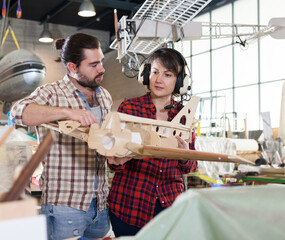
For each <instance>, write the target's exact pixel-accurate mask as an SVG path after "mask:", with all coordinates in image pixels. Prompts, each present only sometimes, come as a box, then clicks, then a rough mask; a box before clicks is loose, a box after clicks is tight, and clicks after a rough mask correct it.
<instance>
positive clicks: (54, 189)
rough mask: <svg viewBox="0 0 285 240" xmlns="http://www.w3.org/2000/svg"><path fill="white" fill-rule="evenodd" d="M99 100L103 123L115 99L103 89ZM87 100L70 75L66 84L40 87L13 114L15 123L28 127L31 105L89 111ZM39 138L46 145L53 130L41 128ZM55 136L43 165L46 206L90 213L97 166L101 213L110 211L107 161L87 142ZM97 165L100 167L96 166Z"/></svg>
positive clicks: (58, 134) (42, 176)
mask: <svg viewBox="0 0 285 240" xmlns="http://www.w3.org/2000/svg"><path fill="white" fill-rule="evenodd" d="M96 98H97V100H98V102H99V104H100V107H101V111H102V120H104V118H105V116H106V115H107V113H108V112H110V111H111V106H112V98H111V96H110V94H109V92H108V91H107V90H106V89H104V88H102V87H99V88H98V89H96ZM85 101H86V100H85V99H83V98H81V97H80V95H79V91H78V89H77V88H76V87H75V86H74V85H73V83H72V82H71V81H70V80H69V78H68V76H67V75H66V76H65V77H64V79H63V80H60V81H56V82H53V83H49V84H45V85H43V86H40V87H38V88H37V89H36V90H35V91H34V92H33V93H32V94H31V95H30V96H28V97H26V98H24V99H22V100H19V101H18V102H17V103H16V104H15V105H14V106H13V108H12V110H11V119H12V120H13V121H14V123H16V124H19V125H24V124H23V122H22V113H23V110H24V109H25V107H26V106H27V105H28V104H30V103H37V104H40V105H45V106H53V107H64V108H74V109H87V105H86V103H85ZM36 131H37V136H38V140H39V142H42V141H43V139H44V137H45V135H46V134H47V132H48V131H49V129H47V128H45V127H42V126H37V127H36ZM54 133H55V137H56V140H55V143H54V144H53V145H52V147H51V150H50V152H49V153H48V155H47V157H46V158H45V159H44V161H43V166H44V170H43V173H42V175H41V180H40V185H41V186H40V187H41V190H42V204H51V205H59V206H69V207H73V208H75V209H80V210H83V211H88V208H89V205H90V203H91V200H92V197H93V196H94V180H95V174H97V169H96V166H95V165H96V164H97V166H100V168H99V171H98V174H97V187H96V191H95V194H96V196H97V202H98V210H99V211H101V210H103V209H105V208H106V197H107V195H108V181H107V176H106V171H105V167H106V166H105V165H106V161H105V158H104V157H102V156H100V155H98V154H97V153H96V151H95V150H92V149H89V148H88V145H87V143H86V142H83V141H81V140H79V139H76V138H73V137H70V136H68V135H65V134H60V133H58V132H54ZM96 161H97V163H96Z"/></svg>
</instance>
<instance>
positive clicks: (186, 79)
mask: <svg viewBox="0 0 285 240" xmlns="http://www.w3.org/2000/svg"><path fill="white" fill-rule="evenodd" d="M189 87H190V77H189V75H187V74H185V77H184V79H183V86H181V87H180V89H179V94H180V95H182V94H185V93H187V91H188V90H190V89H191V87H190V88H189Z"/></svg>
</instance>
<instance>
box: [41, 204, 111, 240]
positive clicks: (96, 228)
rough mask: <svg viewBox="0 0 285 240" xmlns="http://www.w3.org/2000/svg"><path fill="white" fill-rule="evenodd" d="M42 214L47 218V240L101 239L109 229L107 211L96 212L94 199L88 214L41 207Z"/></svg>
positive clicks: (69, 209)
mask: <svg viewBox="0 0 285 240" xmlns="http://www.w3.org/2000/svg"><path fill="white" fill-rule="evenodd" d="M42 213H43V214H45V215H46V217H47V227H48V239H49V240H62V239H65V238H72V237H76V236H78V237H79V236H82V237H86V238H91V239H92V238H102V237H104V236H105V235H106V234H107V232H108V231H109V228H110V222H109V216H108V210H107V209H105V210H103V211H101V212H98V211H97V201H96V198H93V200H92V202H91V204H90V207H89V210H88V212H84V211H81V210H77V209H74V208H71V207H64V206H54V205H42Z"/></svg>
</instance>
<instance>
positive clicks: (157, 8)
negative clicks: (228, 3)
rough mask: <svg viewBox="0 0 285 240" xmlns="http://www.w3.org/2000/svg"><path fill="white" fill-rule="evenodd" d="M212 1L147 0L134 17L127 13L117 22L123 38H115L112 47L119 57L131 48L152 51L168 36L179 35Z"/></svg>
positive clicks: (131, 50)
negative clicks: (178, 32)
mask: <svg viewBox="0 0 285 240" xmlns="http://www.w3.org/2000/svg"><path fill="white" fill-rule="evenodd" d="M211 1H212V0H181V1H179V2H177V1H170V0H167V1H162V0H156V1H155V0H146V1H145V2H144V4H143V5H142V6H141V7H140V9H139V10H138V11H137V12H136V14H135V15H134V17H133V18H132V19H131V20H128V19H127V17H126V16H123V17H122V18H121V20H120V21H119V24H118V25H119V35H120V37H119V39H120V41H119V42H117V40H116V39H115V40H114V41H113V42H112V44H111V45H110V48H112V49H117V50H118V59H122V58H123V57H124V56H125V55H126V54H127V52H128V51H130V52H135V53H141V54H150V53H152V52H153V51H155V50H156V49H157V48H159V47H160V46H161V45H162V44H163V43H164V42H167V39H171V40H172V39H173V38H176V37H177V36H178V35H177V29H180V28H181V27H183V26H184V25H185V24H187V23H188V22H189V21H191V20H192V19H193V18H194V17H195V16H196V15H197V14H198V13H199V12H200V11H201V10H202V9H203V8H204V7H206V6H207V5H208V4H209V3H210V2H211ZM149 24H151V27H149V26H150V25H149ZM176 27H178V28H176Z"/></svg>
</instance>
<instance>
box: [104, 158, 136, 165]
mask: <svg viewBox="0 0 285 240" xmlns="http://www.w3.org/2000/svg"><path fill="white" fill-rule="evenodd" d="M131 159H132V158H131V157H121V158H119V157H107V161H108V163H109V164H113V165H123V164H125V163H126V162H128V161H130V160H131Z"/></svg>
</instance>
